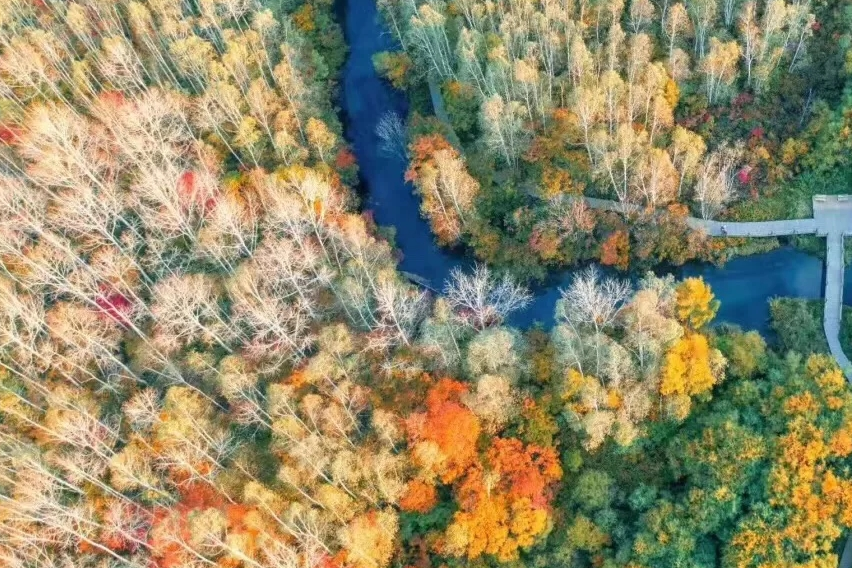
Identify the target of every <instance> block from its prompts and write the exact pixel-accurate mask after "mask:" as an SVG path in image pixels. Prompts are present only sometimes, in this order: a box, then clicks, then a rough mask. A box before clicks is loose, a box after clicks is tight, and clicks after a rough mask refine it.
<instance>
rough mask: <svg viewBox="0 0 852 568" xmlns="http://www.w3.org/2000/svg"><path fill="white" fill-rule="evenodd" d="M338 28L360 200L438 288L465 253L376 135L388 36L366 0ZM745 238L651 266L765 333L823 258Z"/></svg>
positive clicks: (397, 109)
mask: <svg viewBox="0 0 852 568" xmlns="http://www.w3.org/2000/svg"><path fill="white" fill-rule="evenodd" d="M345 34H346V39H347V43H348V45H349V50H350V57H349V59H348V60H347V62H346V64H345V66H344V71H343V81H342V93H341V106H342V107H343V117H344V122H345V124H344V127H345V134H346V137H347V139H348V140H349V142H350V143H351V144H352V147H353V150H354V153H355V155H356V157H357V159H358V164H359V168H360V169H359V172H360V176H361V182H362V192H363V207H364V209H365V210H368V211H370V212H371V214H372V216H373V218H374V219H375V221H376V223H377V224H378V225H379V226H381V227H385V228H388V233H389V234H391V235H392V236H393V242H394V244H395V246H396V247H397V249H398V250H399V251H400V254H401V261H400V265H399V268H400V270H402V271H404V272H408V273H411V274H414V275H416V276H417V277H418V279H421V280H422V281H425V282H427V283H428V284H429V286H430V287H431V288H433V289H437V290H440V289H442V288H443V283H444V281H445V280H446V279H447V278H448V276H449V274H450V271H451V270H452V269H453V268H455V267H465V266H470V265H471V264H472V260H471V259H470V258H468V257H464V256H462V255H459V254H457V253H454V252H451V251H448V250H446V249H443V248H441V247H438V246H437V245H436V244H435V242H434V240H433V238H432V234H431V231H430V228H429V225H428V223H427V222H426V221H425V220H424V219H423V218H422V217H421V216H420V209H419V207H420V203H419V199H418V198H417V196H415V195H414V194H413V187H412V186H411V184H409V183H406V182H405V179H404V174H405V170H406V169H407V166H408V164H407V160H406V158H405V156H404V155H402V154H400V153H394V152H389V151H383V149H382V143H383V140H382V139H381V138H380V137H379V136H378V135H377V133H376V128H377V127H378V125H379V122H380V121H381V119H382V117H386V116H394V115H396V116H397V117H400V118H404V117H405V116H407V114H408V111H409V103H408V99H407V97H406V95H405V93H403V92H401V91H398V90H396V89H394V88H393V87H392V86H391V85H390V84H389V83H388V82H387V81H385V80H384V79H383V78H381V77H379V75H378V74H377V73H376V71H375V69H374V67H373V63H372V56H373V54H375V53H378V52H380V51H384V50H388V49H392V48H393V47H394V45H393V39H392V37H391V36H390V34H388V33H386V32H385V31H384V30H383V29H382V27H381V25H380V21H379V15H378V13H377V10H376V7H375V4H374V3H373V2H367V1H365V2H359V9H358V10H357V11H354V12H352V13H350V14H347V17H346V26H345ZM751 241H752V242H753V243H754V245H753V246H754V247H755V249H766V248H770V247H771V248H772V250H769V251H766V252H762V253H760V254H757V255H751V256H738V257H736V258H733V259H731V260H729V261H728V262H727V264H726V265H724V266H722V267H717V266H714V265H711V264H706V263H687V264H686V265H684V266H681V267H668V268H667V269H666V268H665V267H661V268H660V270H658V272H664V271H666V272H670V273H672V274H674V275H675V276H676V277H678V278H682V277H687V276H701V277H703V278H704V279H705V280H706V281H707V282H708V283H709V284H710V285H711V286H712V288H713V290H714V293H715V294H716V297H717V298H718V299H719V300H720V301H721V303H722V308H721V310H720V313H719V315H718V318H717V321H725V322H729V323H733V324H736V325H739V326H741V327H743V328H744V329H754V330H756V331H759V332H761V333H762V334H765V335H770V336H771V333H772V330H771V328H770V326H769V303H768V302H769V300H770V299H771V298H775V297H795V298H804V299H810V300H818V299H820V298H821V297H822V288H823V283H824V282H823V272H824V264H823V262H822V261H821V260H820V259H819V258H817V257H815V256H812V255H809V254H806V253H804V252H802V251H800V250H796V249H795V248H793V247H791V246H779V247H775V246H774V245H775V244H780V243H778V242H777V239H752V240H751ZM573 273H574V270H570V269H569V270H563V271H559V272H557V273H553V274H552V275H551V276H550V277H549V278H548V280H547V282H546V284H544V285H539V286H535V287H534V288H533V292H534V294H535V296H534V300H533V302H532V303H531V304H530V306H529V307H528V308H527V309H526V310H524V311H523V312H522V313H519V314H516V315H515V316H514V317H513V318H512V320H511V322H510V323H511V324H512V325H515V326H517V327H522V328H525V327H529V326H531V325H534V324H535V323H541V324H542V325H544V326H545V327H549V326H550V325H551V324H552V322H553V311H554V307H555V304H556V301H557V300H558V299H559V297H560V292H559V290H560V288H563V287H565V286H566V285H567V284H568V283H569V282H570V280H571V278H572V275H573ZM628 276H631V275H628ZM637 276H638V275H637V274H633V275H632V277H634V278H635V277H637ZM850 284H852V277H849V278H846V289H845V294H844V298H845V300H846V302H847V303H848V302H849V300H850V298H852V285H850Z"/></svg>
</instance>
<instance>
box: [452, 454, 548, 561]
mask: <svg viewBox="0 0 852 568" xmlns="http://www.w3.org/2000/svg"><path fill="white" fill-rule="evenodd" d="M561 478H562V468H560V467H559V463H558V458H557V455H556V452H555V451H554V450H553V449H552V448H542V447H539V446H536V445H534V444H529V445H527V446H524V444H523V443H522V442H521V441H520V440H517V439H514V438H508V439H502V438H496V439H494V441H493V442H492V445H491V447H490V448H489V450H488V452H487V453H486V460H485V466H484V467H481V466H477V467H473V468H471V469H470V470H469V471H468V473H467V475H466V476H465V477H464V479H463V480H462V482H461V484H460V485H459V486H458V488H457V491H456V500H457V502H458V504H459V506H460V507H461V510H460V511H459V512H457V513H456V514H455V515H454V517H453V522H452V523H451V524H450V526H449V527H448V528H447V533H446V535H445V537H446V538H445V542H444V549H445V550H444V552H446V553H449V554H451V555H453V556H459V557H466V558H468V559H474V558H478V557H479V556H481V555H483V554H490V555H494V556H496V557H497V559H498V560H500V561H509V560H514V559H516V558H517V557H518V550H519V549H521V548H526V547H529V546H532V545H533V544H534V543H535V541H536V539H537V538H538V537H539V536H540V535H542V534H543V533H544V532H545V531H546V530H547V528H548V526H549V525H550V500H551V498H552V495H553V489H554V484H555V483H556V482H557V481H558V480H559V479H561Z"/></svg>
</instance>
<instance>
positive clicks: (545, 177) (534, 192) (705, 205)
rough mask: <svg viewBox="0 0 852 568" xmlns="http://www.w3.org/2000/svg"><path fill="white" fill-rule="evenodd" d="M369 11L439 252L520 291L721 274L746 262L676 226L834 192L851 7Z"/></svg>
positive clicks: (839, 188)
mask: <svg viewBox="0 0 852 568" xmlns="http://www.w3.org/2000/svg"><path fill="white" fill-rule="evenodd" d="M379 6H380V9H381V11H382V14H383V17H384V19H385V21H386V22H387V24H388V28H389V29H390V30H391V31H392V32H393V33H394V35H395V37H396V40H397V42H398V45H399V51H392V52H384V53H380V54H378V55H377V56H376V58H375V65H376V67H377V69H378V70H379V71H380V72H381V73H383V75H384V76H386V77H387V78H388V79H389V80H390V81H392V82H393V84H394V85H395V86H397V87H398V88H401V89H405V90H407V91H408V92H409V93H410V98H411V100H412V105H413V107H414V108H415V118H414V124H413V125H412V128H411V130H410V134H409V139H410V157H411V169H410V179H411V180H412V182H413V183H414V184H415V185H416V187H417V191H418V192H419V193H420V195H421V199H422V212H423V215H424V216H426V217H427V218H428V219H429V222H430V224H431V227H432V230H433V232H434V234H435V238H436V240H437V241H438V242H439V243H440V244H442V245H445V246H459V245H463V246H464V247H467V248H469V249H471V250H472V251H473V252H474V253H475V254H476V256H477V257H479V258H480V259H482V260H483V261H486V262H488V263H490V264H493V265H497V266H501V267H504V268H506V269H509V270H511V271H512V272H513V273H514V274H515V275H516V276H518V277H519V278H521V279H524V280H526V279H541V278H543V277H544V275H545V273H546V271H547V270H548V269H553V268H557V267H561V266H565V265H571V264H576V263H578V262H584V261H589V260H595V261H598V262H600V263H602V264H604V265H607V266H613V267H615V268H617V269H620V270H627V269H628V268H629V267H632V268H634V269H638V270H643V269H647V268H648V267H650V266H653V265H656V264H661V263H662V264H668V265H679V264H683V263H684V262H685V261H686V260H689V259H700V260H705V261H714V262H720V261H723V260H724V259H725V258H727V257H728V256H730V255H731V254H736V253H739V252H747V251H748V250H749V249H748V247H744V244H745V243H743V242H741V241H739V240H737V239H728V240H727V242H725V241H708V240H707V239H706V238H704V237H703V236H702V235H701V234H700V233H699V232H696V231H691V230H689V229H688V227H687V226H686V225H685V223H684V218H685V217H686V216H690V215H691V216H694V217H698V218H703V219H710V218H714V219H715V218H726V219H731V220H767V219H783V218H791V217H806V216H809V215H810V197H811V195H813V194H816V193H842V192H843V191H844V190H843V188H844V187H846V186H848V184H849V181H850V177H849V175H848V173H847V172H848V169H849V165H850V162H849V156H850V144H849V132H850V131H849V128H850V124H849V109H850V108H852V101H850V98H849V92H850V90H849V89H850V87H852V85H850V83H849V80H850V72H852V51H850V45H852V35H851V32H852V6H850V3H849V2H848V1H845V0H828V1H826V0H789V1H787V0H681V1H675V0H653V1H652V0H626V1H625V0H567V1H561V2H556V1H553V0H496V1H493V2H492V1H490V0H489V1H484V2H483V1H480V0H452V1H445V0H379ZM430 90H431V91H432V93H431V95H432V96H431V97H430ZM436 101H437V103H438V104H439V105H442V106H443V108H442V111H443V115H444V116H443V121H442V120H438V119H437V118H435V117H433V116H432V114H433V107H434V105H435V103H436ZM437 114H438V116H439V117H440V116H441V114H442V113H441V112H438V113H437ZM580 196H594V197H606V198H609V199H612V200H615V201H618V202H619V203H621V204H624V205H625V206H628V207H629V206H639V208H640V210H639V211H638V212H636V213H633V214H631V215H629V216H628V218H625V217H624V216H622V215H620V214H618V213H613V212H603V211H594V210H591V209H589V208H588V207H586V206H584V203H583V201H582V200H581V199H578V197H580ZM627 210H628V209H625V211H627Z"/></svg>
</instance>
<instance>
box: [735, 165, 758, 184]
mask: <svg viewBox="0 0 852 568" xmlns="http://www.w3.org/2000/svg"><path fill="white" fill-rule="evenodd" d="M753 170H754V169H753V168H752V167H751V166H749V165H746V166H743V168H742V169H741V170H740V171H739V172H737V179H738V180H739V182H740V183H741V184H743V185H746V184H747V183H748V182H749V181H751V173H752V171H753Z"/></svg>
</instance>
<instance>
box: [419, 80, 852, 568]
mask: <svg viewBox="0 0 852 568" xmlns="http://www.w3.org/2000/svg"><path fill="white" fill-rule="evenodd" d="M429 93H430V95H431V97H432V104H433V107H434V110H435V114H436V116H437V117H438V119H439V120H441V121H442V122H443V123H444V124H445V125H446V126H447V127H448V128H449V132H450V136H451V137H452V139H453V140H452V142H453V143H454V144H456V145H457V147H458V137H457V136H456V133H455V131H454V130H453V127H452V124H451V123H450V120H449V116H447V112H446V110H445V109H444V105H443V97H442V96H441V91H440V89H439V88H438V85H437V84H436V83H435V81H433V80H432V79H431V78H430V80H429ZM583 199H584V200H585V202H586V204H587V205H588V206H589V207H590V208H592V209H600V210H606V211H615V212H617V213H622V214H625V215H627V214H631V213H633V214H636V213H640V212H641V211H643V210H644V208H643V207H642V206H640V205H636V204H631V203H621V202H619V201H612V200H610V199H599V198H596V197H584V198H583ZM813 211H814V216H813V217H811V218H808V219H783V220H778V221H754V222H728V221H712V220H708V219H699V218H697V217H687V219H686V223H687V225H689V226H690V227H691V228H692V229H695V230H703V231H705V232H706V233H707V234H708V235H710V236H714V237H780V236H791V235H817V236H822V237H826V262H825V299H824V311H823V331H824V332H825V338H826V340H827V342H828V348H829V351H830V352H831V355H832V357H834V359H835V360H836V361H837V364H838V365H839V366H840V369H841V370H842V371H843V374H844V375H845V376H846V380H847V381H849V383H850V384H852V362H850V360H849V358H848V357H847V356H846V354H845V353H844V352H843V347H842V346H841V345H840V319H841V316H842V314H843V268H844V266H843V264H844V257H843V237H844V236H846V235H852V196H849V195H815V196H814V197H813ZM838 568H852V534H850V535H849V537H848V538H847V540H846V543H845V546H844V548H843V551H842V552H841V556H840V563H839V566H838Z"/></svg>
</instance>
